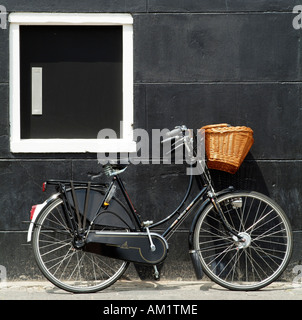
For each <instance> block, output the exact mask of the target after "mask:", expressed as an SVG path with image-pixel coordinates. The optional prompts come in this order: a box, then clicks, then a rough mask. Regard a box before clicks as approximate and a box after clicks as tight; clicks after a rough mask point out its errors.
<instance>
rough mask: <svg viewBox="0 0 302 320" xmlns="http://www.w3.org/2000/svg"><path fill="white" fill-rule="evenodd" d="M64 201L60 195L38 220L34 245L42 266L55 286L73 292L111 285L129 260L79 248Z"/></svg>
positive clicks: (120, 274) (39, 265)
mask: <svg viewBox="0 0 302 320" xmlns="http://www.w3.org/2000/svg"><path fill="white" fill-rule="evenodd" d="M62 202H63V201H62V199H60V198H58V199H56V200H55V201H54V202H52V203H50V204H49V205H48V206H47V207H46V208H45V209H44V210H43V211H42V212H41V213H40V215H39V217H38V219H37V222H36V225H35V229H34V231H33V242H32V245H33V252H34V257H35V260H36V262H37V265H38V267H39V269H40V270H41V272H42V273H43V275H44V276H45V277H46V278H47V279H48V280H49V281H50V282H51V283H53V284H54V285H55V286H57V287H59V288H61V289H63V290H66V291H69V292H73V293H92V292H97V291H100V290H103V289H105V288H107V287H109V286H111V285H112V284H113V283H114V282H116V281H117V280H118V279H119V278H120V277H121V276H122V275H123V274H124V272H125V271H126V270H127V268H128V266H129V263H128V262H125V261H122V260H117V259H113V258H109V257H105V256H101V255H97V254H94V253H91V252H86V251H83V250H81V249H75V247H74V246H73V236H72V234H71V232H70V229H69V228H68V225H67V223H66V221H65V218H64V215H63V207H62ZM106 230H109V229H108V228H107V229H106Z"/></svg>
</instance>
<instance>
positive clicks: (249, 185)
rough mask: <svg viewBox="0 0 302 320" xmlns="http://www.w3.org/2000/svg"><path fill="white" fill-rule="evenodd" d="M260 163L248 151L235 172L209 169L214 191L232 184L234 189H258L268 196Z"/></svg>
mask: <svg viewBox="0 0 302 320" xmlns="http://www.w3.org/2000/svg"><path fill="white" fill-rule="evenodd" d="M264 169H265V168H263V167H261V164H260V163H259V162H257V160H255V159H254V157H253V155H252V154H251V153H249V154H248V155H247V157H246V159H245V160H244V161H243V163H242V165H241V166H240V168H239V169H238V171H237V172H236V173H235V174H230V173H228V172H224V171H219V170H210V173H211V177H212V181H213V183H214V188H215V190H216V191H219V190H222V189H225V188H227V187H229V186H233V187H234V188H235V189H236V190H246V191H258V192H261V193H263V194H265V195H267V196H270V193H271V192H270V189H269V188H268V185H267V181H266V180H265V178H264V176H263V170H264Z"/></svg>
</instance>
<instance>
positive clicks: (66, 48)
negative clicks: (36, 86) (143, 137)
mask: <svg viewBox="0 0 302 320" xmlns="http://www.w3.org/2000/svg"><path fill="white" fill-rule="evenodd" d="M20 56H21V59H20V68H21V71H20V72H21V75H20V79H21V80H20V81H21V83H20V87H21V138H22V139H29V138H30V139H43V138H62V139H63V138H65V139H68V138H72V139H76V138H78V139H84V138H85V139H96V137H97V134H98V132H99V130H101V129H104V128H110V129H113V130H115V131H116V133H117V137H120V121H121V120H122V112H123V104H122V101H123V100H122V97H123V96H122V27H121V26H21V27H20ZM32 67H42V68H43V71H42V74H43V80H42V83H43V86H42V88H43V98H42V104H43V114H42V115H32V114H31V68H32Z"/></svg>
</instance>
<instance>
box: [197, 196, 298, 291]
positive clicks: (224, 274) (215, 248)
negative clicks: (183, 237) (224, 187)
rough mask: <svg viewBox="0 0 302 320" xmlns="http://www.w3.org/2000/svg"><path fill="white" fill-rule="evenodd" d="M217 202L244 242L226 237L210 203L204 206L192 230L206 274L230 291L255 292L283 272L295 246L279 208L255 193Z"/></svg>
mask: <svg viewBox="0 0 302 320" xmlns="http://www.w3.org/2000/svg"><path fill="white" fill-rule="evenodd" d="M218 203H219V204H220V207H221V209H222V211H223V214H224V217H225V219H226V220H227V222H228V223H229V225H230V226H231V227H232V228H233V229H234V230H236V232H237V233H238V234H239V235H240V236H242V237H243V239H244V242H242V241H239V239H238V238H237V237H236V236H234V235H230V233H229V232H228V231H227V230H226V228H225V227H224V226H223V224H222V223H221V220H220V219H219V217H218V214H217V213H216V212H215V210H214V207H213V205H212V204H210V205H208V206H207V207H206V208H205V210H204V211H203V212H202V214H201V215H200V217H199V219H198V221H197V223H196V226H195V230H194V248H195V250H196V251H197V252H198V253H199V258H200V261H201V264H202V268H203V270H204V272H205V273H206V274H207V275H208V276H209V278H210V279H212V280H213V281H215V282H216V283H218V284H219V285H221V286H223V287H226V288H228V289H231V290H245V291H247V290H258V289H260V288H263V287H265V286H267V285H268V284H270V283H271V282H273V281H275V280H276V279H277V278H278V277H279V276H280V275H281V274H282V272H283V271H284V270H285V268H286V266H287V264H288V262H289V260H290V257H291V253H292V246H293V240H292V231H291V226H290V223H289V221H288V218H287V217H286V215H285V213H284V212H283V210H282V209H281V208H280V207H279V206H278V205H277V204H276V203H275V202H274V201H273V200H271V199H270V198H268V197H266V196H264V195H262V194H260V193H256V192H234V193H228V194H226V195H223V196H220V197H219V198H218Z"/></svg>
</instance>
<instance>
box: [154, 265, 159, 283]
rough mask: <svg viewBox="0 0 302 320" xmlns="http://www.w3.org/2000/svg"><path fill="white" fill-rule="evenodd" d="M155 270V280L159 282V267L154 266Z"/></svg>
mask: <svg viewBox="0 0 302 320" xmlns="http://www.w3.org/2000/svg"><path fill="white" fill-rule="evenodd" d="M153 269H154V275H153V276H154V279H155V280H159V271H158V270H157V266H155V265H154V266H153Z"/></svg>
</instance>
